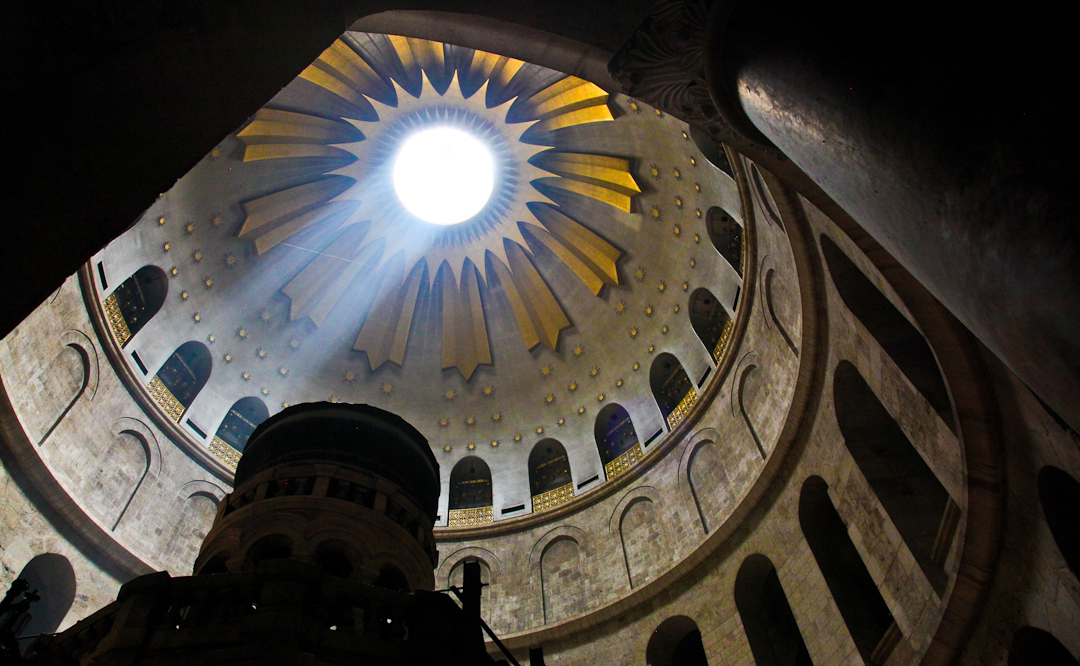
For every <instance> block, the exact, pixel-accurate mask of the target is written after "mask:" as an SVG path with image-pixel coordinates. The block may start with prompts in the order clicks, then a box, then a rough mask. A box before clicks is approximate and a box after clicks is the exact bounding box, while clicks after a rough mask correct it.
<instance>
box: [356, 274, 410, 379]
mask: <svg viewBox="0 0 1080 666" xmlns="http://www.w3.org/2000/svg"><path fill="white" fill-rule="evenodd" d="M426 269H427V262H426V261H424V260H420V261H418V262H416V265H415V266H413V268H412V270H411V271H410V272H409V275H408V279H406V280H405V281H404V282H402V281H401V276H402V274H403V273H404V270H405V257H404V255H403V254H401V253H398V254H396V255H394V256H393V257H392V258H391V259H390V260H389V261H388V262H387V264H386V266H385V267H384V271H383V275H382V281H381V282H380V285H379V292H378V294H377V295H376V296H375V304H374V305H373V306H372V307H371V312H370V313H368V316H367V317H366V318H365V319H364V324H363V326H362V327H361V328H360V334H359V335H358V336H356V342H355V343H354V344H353V349H356V350H358V351H360V350H362V351H365V352H366V353H367V357H368V363H369V364H370V365H371V370H372V372H374V371H375V370H378V369H379V368H380V367H382V365H383V364H384V363H386V362H387V361H390V362H392V363H395V364H397V365H401V364H402V363H404V362H405V347H406V345H407V344H408V342H409V331H410V329H411V328H412V318H413V313H414V312H415V310H416V297H417V295H418V294H419V293H420V284H421V283H422V282H423V280H424V272H425V270H426Z"/></svg>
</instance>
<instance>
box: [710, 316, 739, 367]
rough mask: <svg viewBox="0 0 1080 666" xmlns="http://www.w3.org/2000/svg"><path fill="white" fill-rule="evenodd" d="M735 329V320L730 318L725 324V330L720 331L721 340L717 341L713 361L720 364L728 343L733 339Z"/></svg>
mask: <svg viewBox="0 0 1080 666" xmlns="http://www.w3.org/2000/svg"><path fill="white" fill-rule="evenodd" d="M734 330H735V320H734V319H728V320H727V323H726V324H724V330H723V331H722V332H721V333H720V340H719V341H717V343H716V348H715V349H713V352H712V357H713V362H714V363H716V364H717V365H720V357H721V356H723V355H724V349H725V348H726V347H727V343H728V341H729V340H731V333H732V331H734Z"/></svg>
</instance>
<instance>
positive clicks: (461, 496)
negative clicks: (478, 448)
mask: <svg viewBox="0 0 1080 666" xmlns="http://www.w3.org/2000/svg"><path fill="white" fill-rule="evenodd" d="M449 508H450V517H449V521H448V522H447V524H448V525H449V526H450V527H458V526H464V525H475V524H479V523H490V522H491V521H492V511H491V470H490V469H488V466H487V463H485V462H484V461H483V460H481V459H479V458H477V457H476V456H468V457H465V458H462V459H461V460H459V461H458V463H457V464H456V465H454V469H453V470H451V471H450V504H449Z"/></svg>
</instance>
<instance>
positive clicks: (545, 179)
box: [237, 36, 641, 380]
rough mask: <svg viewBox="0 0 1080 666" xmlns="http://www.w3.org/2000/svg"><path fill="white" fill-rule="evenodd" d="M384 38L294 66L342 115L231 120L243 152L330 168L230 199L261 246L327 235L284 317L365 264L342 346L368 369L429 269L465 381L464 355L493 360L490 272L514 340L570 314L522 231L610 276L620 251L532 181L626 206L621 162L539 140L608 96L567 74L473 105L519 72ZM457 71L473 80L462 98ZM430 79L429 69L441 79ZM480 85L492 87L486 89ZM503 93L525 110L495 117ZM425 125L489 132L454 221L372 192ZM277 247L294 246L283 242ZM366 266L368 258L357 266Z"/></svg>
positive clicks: (328, 301) (318, 309) (325, 299)
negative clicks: (476, 179)
mask: <svg viewBox="0 0 1080 666" xmlns="http://www.w3.org/2000/svg"><path fill="white" fill-rule="evenodd" d="M383 39H384V41H383V42H382V44H383V45H384V46H381V47H379V48H378V49H376V50H377V51H378V53H379V57H378V58H376V57H374V56H372V55H371V53H368V52H365V53H366V54H367V57H364V56H362V55H361V54H360V53H359V52H357V50H355V49H354V48H353V46H350V43H348V42H347V41H344V40H338V41H337V42H335V43H334V44H333V45H332V46H331V47H330V48H329V49H327V50H326V51H325V52H324V53H323V54H322V55H321V56H320V57H319V59H318V60H317V61H316V62H314V63H313V64H312V65H311V66H309V67H308V68H307V69H305V70H304V72H303V73H302V74H301V75H300V78H302V79H304V80H305V81H307V82H309V83H311V84H315V85H317V86H319V87H321V88H323V89H324V90H326V91H328V92H330V93H332V94H333V95H336V96H337V97H339V98H341V99H342V100H344V101H345V102H347V103H348V104H349V105H350V106H351V107H354V112H350V113H346V114H345V115H343V116H342V117H341V118H339V119H327V118H320V117H315V116H311V115H307V114H304V113H296V112H292V111H284V110H277V109H264V110H262V111H260V112H258V113H257V114H256V115H255V117H254V118H253V119H252V121H251V122H250V123H249V124H248V125H247V126H245V127H244V128H243V129H242V130H241V131H240V132H238V133H237V137H238V138H239V139H240V141H241V142H243V144H244V146H245V147H244V153H243V158H242V159H243V161H244V162H260V161H264V160H278V159H309V158H330V159H332V160H335V161H336V162H337V164H338V165H339V166H336V167H334V168H331V169H329V170H327V171H326V172H325V173H324V174H323V175H322V176H320V177H318V178H316V179H314V180H312V181H311V182H308V183H303V184H299V185H295V186H292V187H289V188H286V189H283V190H280V191H278V192H273V193H271V194H267V195H264V196H261V197H257V198H255V199H252V200H250V201H247V202H245V203H244V204H243V209H244V212H245V213H246V217H245V219H244V221H243V224H242V226H241V229H240V231H239V234H238V235H239V237H240V238H243V239H247V240H251V241H252V242H253V244H254V246H255V251H256V252H257V253H258V254H263V253H266V252H268V251H270V250H271V249H273V248H275V247H278V246H280V245H281V244H283V243H286V242H287V241H289V240H290V239H291V238H292V237H293V236H295V235H296V234H299V233H300V232H303V231H305V230H307V229H309V228H311V227H313V226H315V225H318V226H319V228H320V229H322V230H325V231H326V232H327V233H330V234H338V237H337V239H336V240H334V241H333V242H332V243H331V244H330V245H329V247H326V248H325V249H319V248H308V249H309V250H310V251H311V252H312V253H313V259H312V260H311V261H310V262H309V263H308V264H307V265H306V266H305V267H304V268H303V269H302V270H301V271H300V272H299V273H298V274H297V275H296V276H295V277H294V278H293V279H292V280H290V281H289V282H288V284H286V285H285V287H284V288H283V289H282V291H283V293H284V294H285V295H286V296H288V297H289V298H290V299H291V301H292V303H291V307H290V319H292V320H296V319H300V318H303V317H309V318H310V319H311V321H312V322H313V323H314V324H315V325H317V326H318V325H320V324H322V323H323V321H324V320H325V319H326V318H327V316H328V315H329V314H330V312H332V311H333V308H334V307H335V305H336V304H337V303H338V302H339V300H340V299H341V297H342V296H343V295H344V294H345V293H346V291H347V290H348V289H349V287H350V285H352V284H353V283H354V281H355V280H357V279H358V278H359V276H361V273H362V272H363V273H364V274H365V275H366V274H368V273H372V274H375V273H376V271H377V275H376V276H375V278H373V279H371V280H370V283H371V284H369V285H368V286H369V288H371V289H376V290H377V295H376V298H375V301H374V303H373V305H372V306H371V310H370V312H369V313H368V315H367V316H366V317H364V318H363V320H362V321H361V322H359V324H360V331H359V334H358V335H357V337H356V340H355V343H354V345H353V348H354V349H356V350H359V351H364V352H365V353H366V354H367V357H368V362H369V365H370V366H371V369H372V371H375V370H377V369H378V368H380V367H381V366H382V365H384V364H385V363H387V362H391V363H394V364H397V365H401V364H402V363H403V362H404V358H405V348H406V346H407V344H408V340H409V333H410V330H411V327H412V321H413V315H414V313H415V309H416V307H417V299H418V294H419V293H420V290H421V287H422V286H424V284H425V283H426V282H427V280H428V279H429V272H428V269H429V268H430V269H431V270H436V267H438V268H437V272H436V274H435V276H434V277H432V278H431V280H432V282H431V284H432V287H433V288H434V289H435V293H437V294H438V295H439V297H440V299H441V308H442V310H441V315H442V317H441V322H442V367H443V368H444V369H449V368H457V369H458V370H459V371H460V372H461V374H462V375H463V376H464V377H465V379H466V380H469V379H471V377H472V376H473V374H474V372H475V370H476V369H477V367H479V366H480V365H490V364H491V363H492V354H491V349H490V345H489V342H488V334H487V326H488V323H487V321H486V318H485V314H484V307H483V300H484V298H486V297H487V296H486V291H487V289H488V282H489V281H490V280H491V279H496V280H497V281H498V282H499V283H500V284H501V286H502V288H503V291H504V293H505V294H506V296H507V298H508V300H509V301H510V305H511V308H512V310H513V312H514V315H515V318H516V320H517V323H518V328H519V330H520V332H521V336H522V340H523V342H524V343H525V346H526V347H527V348H529V349H532V348H534V347H536V346H537V345H540V344H542V345H544V346H546V347H548V348H550V349H555V348H556V346H557V345H558V340H559V335H560V332H561V331H562V330H563V329H565V328H567V327H569V326H570V325H571V324H570V320H569V317H568V316H567V314H566V312H565V311H564V310H563V308H562V306H561V305H560V304H559V302H558V300H557V299H556V297H555V295H554V294H553V293H552V291H551V289H550V287H549V286H548V284H547V283H546V282H545V281H544V278H543V277H542V276H541V275H540V273H539V272H538V271H537V269H536V267H535V266H534V265H533V261H532V255H531V249H530V245H529V243H530V242H532V243H534V245H533V247H539V246H543V247H545V248H547V249H548V250H550V251H551V252H552V253H553V254H554V255H555V256H556V257H558V258H559V259H560V260H561V261H563V262H564V263H565V264H566V265H567V266H568V267H569V268H570V269H571V270H572V271H573V272H574V274H575V275H577V276H578V278H579V279H580V280H581V281H582V283H583V284H584V285H585V286H586V287H587V288H588V289H589V291H590V292H591V293H593V294H594V295H599V294H600V293H601V291H602V289H603V287H604V285H616V284H618V274H617V271H616V262H617V261H618V260H619V258H620V257H621V256H622V253H621V251H619V250H618V249H617V248H615V247H614V246H613V245H611V244H610V243H608V242H607V241H606V240H604V239H603V238H602V237H600V236H599V235H598V234H596V233H595V232H593V231H592V230H590V229H588V228H586V227H585V226H584V225H582V224H581V223H580V222H578V221H576V220H574V219H572V218H571V217H570V216H569V215H567V214H566V212H565V211H564V210H562V209H561V208H560V207H559V206H558V205H557V204H556V203H555V202H553V201H551V200H550V199H548V198H547V196H545V194H543V193H542V192H541V191H539V190H538V189H537V188H536V185H538V184H540V183H543V184H545V185H547V186H550V187H551V188H554V189H555V190H563V191H569V192H574V193H577V194H579V195H584V196H588V197H592V198H593V199H595V200H597V201H600V202H603V203H607V204H609V205H611V206H614V207H615V208H618V209H619V210H621V211H624V212H630V211H631V208H632V202H633V198H634V197H635V196H637V195H638V194H640V193H641V189H640V187H638V185H637V183H636V182H635V180H634V177H633V176H632V175H631V173H630V162H629V161H628V160H626V159H623V158H620V157H615V156H608V155H589V154H581V153H573V152H562V151H558V150H552V149H551V148H550V145H551V143H550V140H549V139H545V137H550V136H551V133H552V132H556V131H558V130H560V129H563V128H566V127H571V126H574V125H579V124H582V123H591V122H606V121H612V120H614V117H613V116H612V114H611V110H610V108H609V106H608V94H607V93H606V92H605V91H604V90H603V89H601V88H599V87H598V86H596V85H594V84H591V83H588V82H586V81H583V80H581V79H578V78H575V77H572V76H568V77H564V78H562V79H560V80H558V81H557V82H555V83H553V84H551V85H549V86H547V87H545V88H543V89H542V90H540V91H539V92H535V93H532V94H531V95H530V96H528V97H527V98H522V99H517V98H514V99H510V100H503V101H501V100H495V101H493V102H492V103H494V104H496V106H494V107H488V98H489V97H491V98H492V99H494V98H497V97H499V96H500V95H502V94H503V93H502V92H501V91H504V90H506V89H507V88H508V86H511V82H513V81H514V80H515V77H518V76H519V74H521V73H522V72H523V65H524V63H523V62H522V61H520V60H515V59H513V58H508V57H505V56H499V55H496V54H492V53H485V52H482V51H474V52H473V54H472V57H471V58H470V59H469V60H468V64H466V65H464V66H458V67H459V70H457V71H455V70H454V66H453V65H451V64H449V63H450V62H453V61H451V60H449V59H448V58H447V53H448V52H447V48H448V47H446V46H445V45H444V44H442V43H440V42H433V41H429V40H422V39H414V38H410V37H400V36H387V37H385V38H383ZM387 44H388V46H386V45H387ZM380 58H381V60H380ZM457 62H461V61H460V60H457ZM462 78H467V79H468V80H469V81H470V82H471V83H470V86H472V87H471V88H470V89H471V90H475V92H472V93H470V94H469V95H468V96H466V94H465V93H464V92H463V90H462V86H461V82H460V81H461V79H462ZM433 80H434V81H440V82H441V83H440V84H439V85H440V86H441V87H440V89H445V90H444V92H441V93H440V92H438V90H437V89H436V87H435V85H433V83H432V81H433ZM447 81H449V83H447ZM481 81H483V83H482V84H481V85H480V86H479V89H476V88H475V86H476V85H477V84H479V83H480V82H481ZM513 85H519V84H517V83H514V84H513ZM489 86H494V92H496V94H493V95H492V94H489V92H492V91H489V90H488V89H489ZM418 89H419V94H416V92H417V90H418ZM410 91H412V92H410ZM391 93H392V94H391ZM512 106H514V107H515V111H514V113H513V116H514V118H516V119H522V118H523V119H524V120H520V121H517V122H511V121H509V120H508V118H507V114H508V113H509V112H510V110H511V107H512ZM372 110H373V111H374V114H375V119H372V114H371V111H372ZM430 122H440V123H443V122H445V123H454V124H459V125H461V126H462V127H464V128H466V129H469V130H471V131H474V132H475V133H476V134H477V135H478V136H479V137H480V138H482V139H484V140H485V141H486V142H487V143H489V145H490V146H491V147H492V150H493V153H494V154H495V158H496V161H497V164H499V165H500V168H499V170H498V173H499V174H500V175H499V179H500V180H499V181H498V182H497V183H496V191H495V193H494V194H493V195H492V199H491V201H490V202H489V203H488V205H487V207H486V208H485V210H484V211H482V212H481V213H480V214H478V215H477V217H476V218H474V219H473V220H470V221H468V222H466V223H463V224H462V225H459V226H460V227H461V228H460V229H458V228H457V227H455V228H453V229H445V228H444V229H439V230H433V229H431V228H429V225H424V224H423V223H419V222H416V221H413V218H411V216H409V215H408V213H407V212H405V211H404V209H403V208H402V207H401V206H400V204H398V203H397V202H396V200H395V199H393V195H392V194H389V195H388V194H387V193H388V192H389V191H391V190H392V188H391V187H389V184H390V181H389V178H388V175H387V174H388V172H389V169H388V168H387V167H386V164H387V163H388V162H389V161H390V160H389V155H388V150H389V149H388V148H387V146H388V145H390V144H392V143H393V141H396V140H397V138H398V137H399V136H401V135H403V133H404V132H406V131H411V128H414V127H420V126H422V125H423V124H425V123H430ZM526 132H528V133H529V136H530V137H532V138H530V139H529V141H528V142H526V141H523V135H524V134H525V133H526ZM395 133H396V134H395ZM388 142H390V143H388ZM545 142H546V143H547V145H540V144H543V143H545ZM548 191H551V190H548ZM409 225H412V226H409ZM318 233H319V234H322V233H323V231H320V232H318ZM322 237H325V236H322ZM527 238H528V240H527ZM288 244H289V245H291V246H294V247H295V242H293V243H288ZM301 249H304V248H301ZM365 266H371V267H372V268H371V270H370V271H365V270H364V267H365Z"/></svg>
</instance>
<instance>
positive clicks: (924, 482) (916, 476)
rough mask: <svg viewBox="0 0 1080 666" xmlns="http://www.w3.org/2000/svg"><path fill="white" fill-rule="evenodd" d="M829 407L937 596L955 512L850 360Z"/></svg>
mask: <svg viewBox="0 0 1080 666" xmlns="http://www.w3.org/2000/svg"><path fill="white" fill-rule="evenodd" d="M833 403H834V405H835V409H836V421H837V424H838V425H839V426H840V434H842V435H843V437H844V444H845V445H846V446H847V449H848V451H850V452H851V457H852V458H854V460H855V464H856V465H857V466H858V468H859V470H860V471H861V472H862V474H863V476H864V477H865V478H866V481H867V483H868V484H869V485H870V488H871V489H873V491H874V494H875V495H876V496H877V499H878V501H879V502H881V506H882V508H884V509H885V513H887V514H888V515H889V518H890V519H891V520H892V522H893V524H894V525H895V526H896V530H897V531H898V532H899V533H900V537H901V538H902V539H903V540H904V543H905V544H907V547H908V549H909V550H910V551H911V554H912V555H913V556H914V557H915V561H916V562H918V563H919V567H920V568H921V569H922V570H923V573H925V574H926V578H927V580H929V581H930V584H931V585H933V586H934V588H935V589H936V590H937V591H938V592H939V593H940V592H941V591H942V590H943V589H944V588H945V583H946V582H947V576H946V575H945V571H944V569H943V568H942V567H943V563H944V561H945V555H947V554H948V551H949V546H950V544H951V543H952V537H953V533H954V532H955V529H956V520H957V519H958V518H959V507H957V506H956V503H955V502H953V501H952V499H951V498H950V497H949V493H948V491H946V490H945V487H944V486H943V485H942V484H941V481H939V480H938V478H937V476H936V475H935V474H934V471H933V470H932V469H930V467H929V465H927V464H926V461H925V460H924V459H923V457H922V456H921V455H919V452H918V451H917V450H916V449H915V447H914V446H913V445H912V444H911V440H909V439H908V438H907V435H906V434H904V431H903V429H902V428H901V427H900V426H899V424H897V422H896V420H895V419H894V418H893V417H892V415H891V414H889V411H888V410H887V409H886V408H885V406H884V405H882V404H881V400H879V399H878V397H877V396H876V395H875V394H874V391H873V389H871V388H870V385H869V384H867V383H866V380H865V379H863V377H862V375H861V374H859V370H858V368H856V367H855V366H854V365H852V364H851V363H850V362H849V361H841V362H840V364H839V365H838V366H836V373H835V377H834V380H833Z"/></svg>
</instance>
